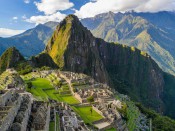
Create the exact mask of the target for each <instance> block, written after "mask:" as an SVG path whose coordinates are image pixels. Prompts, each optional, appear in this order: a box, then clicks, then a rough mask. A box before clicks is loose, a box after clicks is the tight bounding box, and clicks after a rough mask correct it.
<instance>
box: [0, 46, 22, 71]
mask: <svg viewBox="0 0 175 131" xmlns="http://www.w3.org/2000/svg"><path fill="white" fill-rule="evenodd" d="M20 61H24V57H23V56H22V55H21V54H20V52H19V51H18V50H17V49H16V48H15V47H11V48H9V49H7V50H6V51H5V52H4V53H3V54H2V56H1V57H0V73H2V72H3V71H5V70H6V69H7V68H12V67H14V66H15V65H16V64H17V63H18V62H20Z"/></svg>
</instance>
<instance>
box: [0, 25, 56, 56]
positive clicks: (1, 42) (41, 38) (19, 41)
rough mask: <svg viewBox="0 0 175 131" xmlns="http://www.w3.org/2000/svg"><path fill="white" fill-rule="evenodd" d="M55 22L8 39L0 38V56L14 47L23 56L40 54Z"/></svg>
mask: <svg viewBox="0 0 175 131" xmlns="http://www.w3.org/2000/svg"><path fill="white" fill-rule="evenodd" d="M57 25H58V23H57V22H48V23H46V24H39V25H37V26H36V27H35V28H33V29H30V30H27V31H25V32H24V33H22V34H20V35H16V36H13V37H9V38H0V47H1V48H0V55H1V54H2V53H3V52H4V51H5V50H6V49H8V48H9V47H12V46H14V47H16V48H17V49H18V50H19V51H20V52H21V54H22V55H23V56H25V57H30V56H33V55H37V54H39V53H40V52H42V51H43V50H44V48H45V44H46V43H47V42H48V40H49V38H50V37H51V35H52V33H53V31H54V30H55V28H56V26H57Z"/></svg>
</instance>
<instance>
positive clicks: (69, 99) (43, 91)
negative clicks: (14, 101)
mask: <svg viewBox="0 0 175 131" xmlns="http://www.w3.org/2000/svg"><path fill="white" fill-rule="evenodd" d="M29 78H30V77H29ZM26 82H27V83H30V82H31V83H32V85H33V86H32V88H27V91H28V92H30V93H32V94H33V95H34V96H35V97H36V98H37V99H39V100H44V101H48V98H49V99H52V100H56V101H60V102H66V103H68V104H79V101H78V100H77V99H76V98H75V97H74V96H72V95H71V94H64V95H61V94H60V93H59V91H57V90H55V88H53V86H52V85H51V84H50V81H49V80H47V79H45V78H36V79H34V80H29V81H26ZM62 88H63V90H66V89H68V86H66V85H64V86H62ZM62 88H61V89H62Z"/></svg>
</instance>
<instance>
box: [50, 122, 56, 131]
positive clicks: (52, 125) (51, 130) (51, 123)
mask: <svg viewBox="0 0 175 131" xmlns="http://www.w3.org/2000/svg"><path fill="white" fill-rule="evenodd" d="M54 130H55V122H54V121H52V122H50V124H49V131H54Z"/></svg>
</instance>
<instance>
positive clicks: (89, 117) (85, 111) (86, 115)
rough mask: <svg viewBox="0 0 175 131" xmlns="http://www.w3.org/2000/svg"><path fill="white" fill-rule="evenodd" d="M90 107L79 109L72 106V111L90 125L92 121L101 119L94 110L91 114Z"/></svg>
mask: <svg viewBox="0 0 175 131" xmlns="http://www.w3.org/2000/svg"><path fill="white" fill-rule="evenodd" d="M91 108H92V107H91V106H88V107H79V106H72V109H73V110H74V111H75V112H76V113H77V114H79V115H80V117H81V118H82V119H83V120H84V122H85V123H90V124H91V123H92V122H94V121H98V120H100V119H102V118H103V117H102V116H101V115H100V114H98V113H97V112H96V111H95V110H93V111H92V114H91V111H90V110H91Z"/></svg>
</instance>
